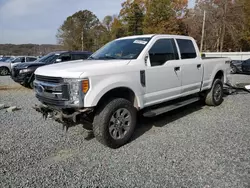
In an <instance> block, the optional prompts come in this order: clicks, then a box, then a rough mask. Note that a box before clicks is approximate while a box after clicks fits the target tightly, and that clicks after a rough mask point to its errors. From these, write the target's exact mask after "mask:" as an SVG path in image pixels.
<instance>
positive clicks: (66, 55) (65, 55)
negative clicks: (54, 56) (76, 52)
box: [60, 53, 71, 62]
mask: <svg viewBox="0 0 250 188" xmlns="http://www.w3.org/2000/svg"><path fill="white" fill-rule="evenodd" d="M60 59H61V60H62V62H65V61H70V60H71V55H70V54H69V53H64V54H62V55H61V57H60Z"/></svg>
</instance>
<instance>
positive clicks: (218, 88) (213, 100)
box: [205, 79, 223, 106]
mask: <svg viewBox="0 0 250 188" xmlns="http://www.w3.org/2000/svg"><path fill="white" fill-rule="evenodd" d="M222 101H223V83H222V81H221V80H220V79H216V80H215V81H214V82H213V85H212V88H211V89H210V91H209V92H208V93H207V94H206V96H205V103H206V104H207V105H208V106H219V105H220V104H221V103H222Z"/></svg>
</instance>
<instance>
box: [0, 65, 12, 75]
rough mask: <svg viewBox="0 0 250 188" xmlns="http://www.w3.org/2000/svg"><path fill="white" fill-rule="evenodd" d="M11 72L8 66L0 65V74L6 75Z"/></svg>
mask: <svg viewBox="0 0 250 188" xmlns="http://www.w3.org/2000/svg"><path fill="white" fill-rule="evenodd" d="M9 73H10V71H9V69H8V68H7V67H0V76H6V75H8V74H9Z"/></svg>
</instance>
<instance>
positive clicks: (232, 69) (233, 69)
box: [231, 65, 237, 74]
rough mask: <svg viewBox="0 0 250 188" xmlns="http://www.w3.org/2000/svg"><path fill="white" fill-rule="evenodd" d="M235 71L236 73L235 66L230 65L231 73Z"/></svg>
mask: <svg viewBox="0 0 250 188" xmlns="http://www.w3.org/2000/svg"><path fill="white" fill-rule="evenodd" d="M236 73H237V68H236V67H235V66H234V65H232V66H231V74H236Z"/></svg>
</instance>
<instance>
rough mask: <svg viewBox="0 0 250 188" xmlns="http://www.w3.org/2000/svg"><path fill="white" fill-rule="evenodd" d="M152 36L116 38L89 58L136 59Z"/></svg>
mask: <svg viewBox="0 0 250 188" xmlns="http://www.w3.org/2000/svg"><path fill="white" fill-rule="evenodd" d="M150 39H151V38H149V37H148V38H139V37H138V38H133V39H120V40H114V41H111V42H109V43H108V44H106V45H105V46H104V47H102V48H101V49H99V50H98V51H96V52H95V53H94V54H93V55H91V56H90V57H89V59H102V60H107V59H108V60H110V59H136V58H137V57H138V56H139V55H140V53H141V52H142V50H143V49H144V48H145V46H146V45H147V43H148V42H149V40H150Z"/></svg>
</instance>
